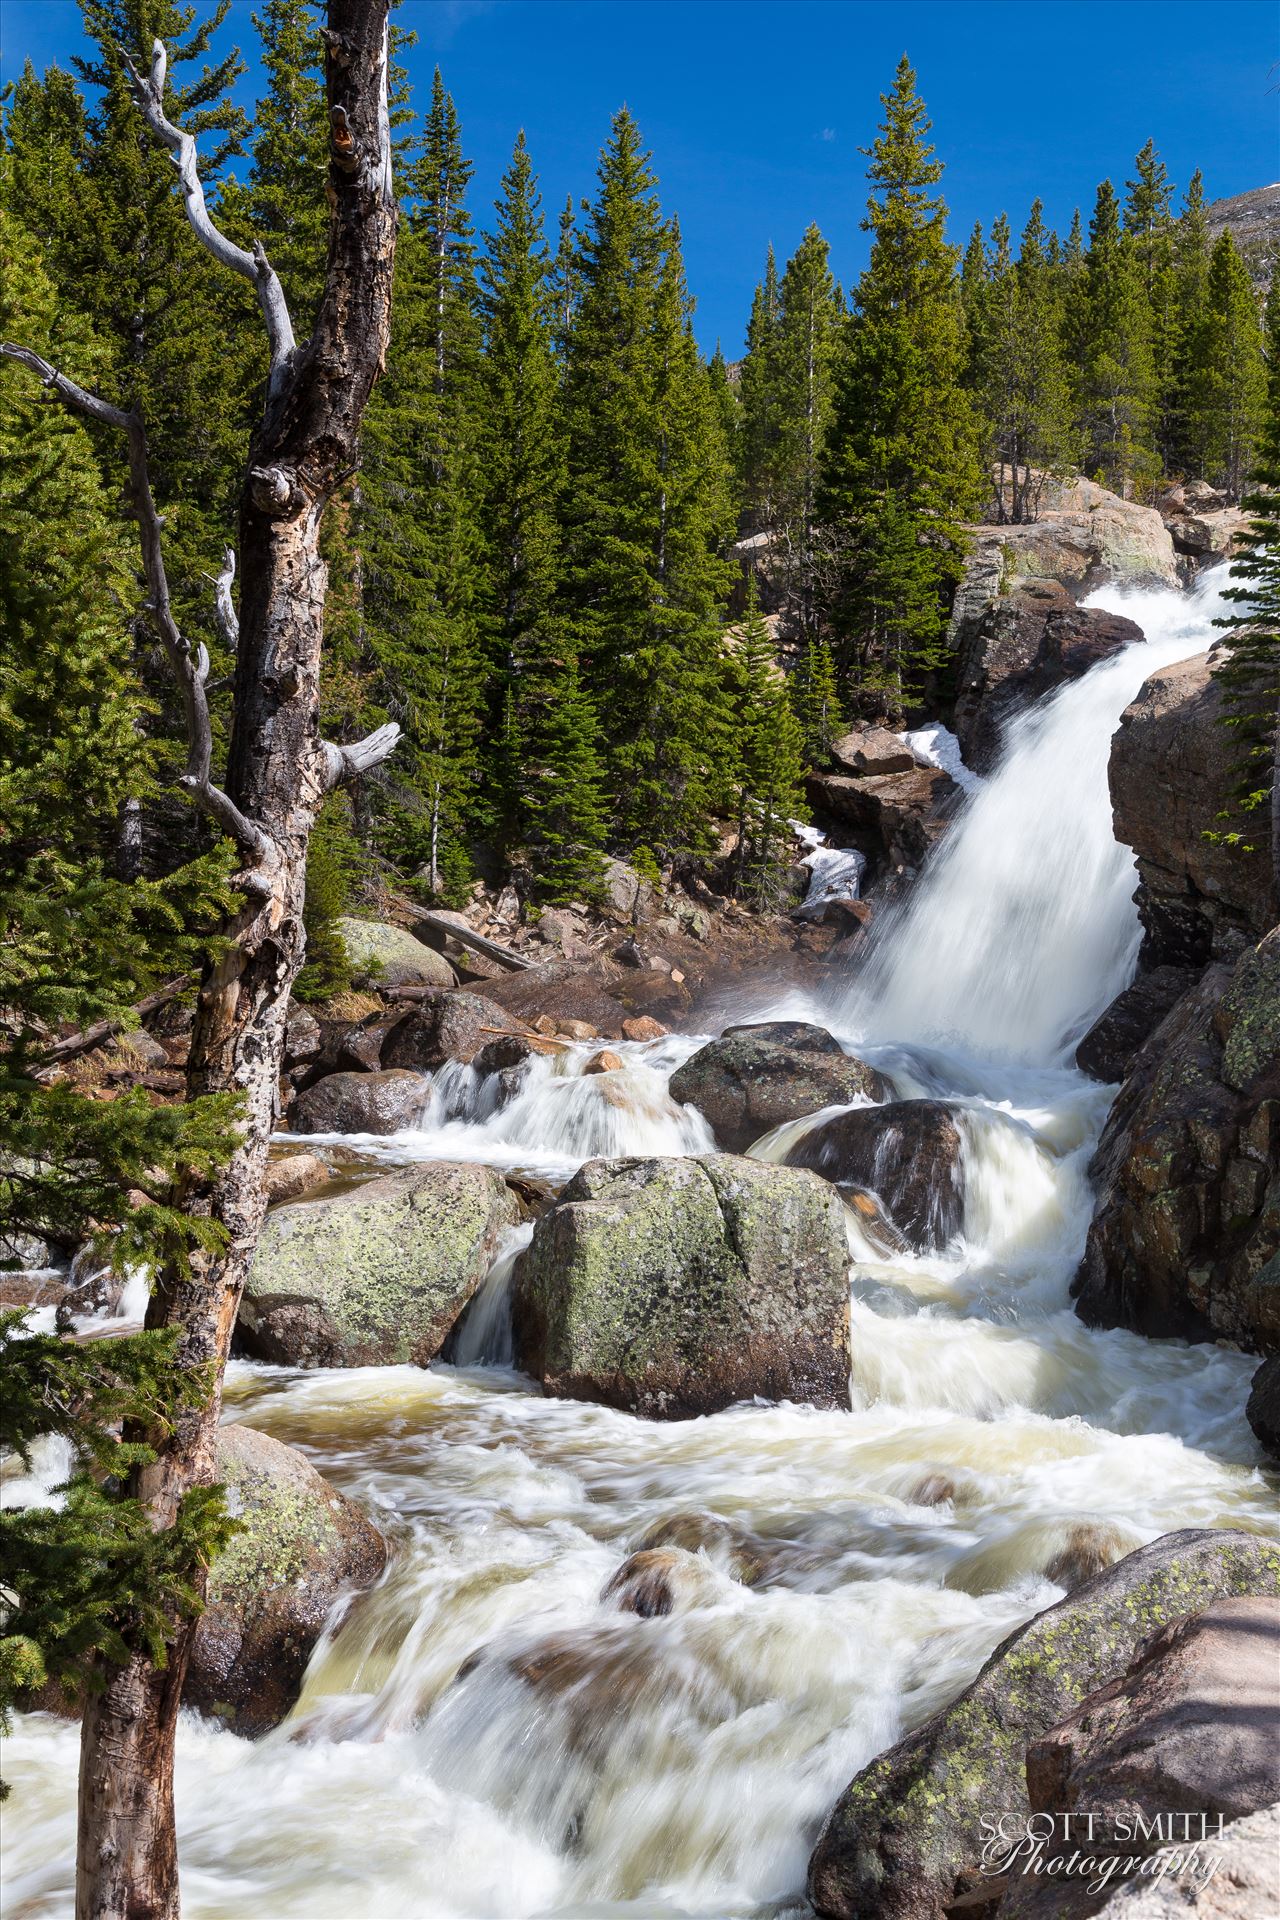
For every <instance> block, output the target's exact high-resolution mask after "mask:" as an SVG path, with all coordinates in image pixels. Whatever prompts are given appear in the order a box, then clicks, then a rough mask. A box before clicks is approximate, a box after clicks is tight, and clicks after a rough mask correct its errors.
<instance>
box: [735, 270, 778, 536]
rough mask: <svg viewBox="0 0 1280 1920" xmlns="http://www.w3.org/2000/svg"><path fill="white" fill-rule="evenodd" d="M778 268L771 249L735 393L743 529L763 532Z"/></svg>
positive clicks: (769, 492)
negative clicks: (739, 427)
mask: <svg viewBox="0 0 1280 1920" xmlns="http://www.w3.org/2000/svg"><path fill="white" fill-rule="evenodd" d="M778 321H779V307H778V268H777V263H776V261H775V260H774V257H773V248H772V247H770V248H769V253H768V257H767V259H766V261H765V269H764V279H763V280H762V281H761V282H760V284H759V285H758V286H757V288H756V290H755V294H754V296H753V298H752V301H751V318H750V320H749V321H748V323H747V351H746V355H745V357H744V359H743V362H742V374H741V378H740V381H739V386H738V392H739V395H740V397H741V400H742V435H741V440H740V443H739V444H740V449H741V451H740V464H739V470H740V473H741V485H742V506H743V527H744V530H745V531H746V532H747V533H766V532H769V531H771V530H772V528H773V526H774V524H775V521H776V517H777V515H776V506H775V500H776V494H777V451H778V441H779V437H780V433H781V421H780V418H779V410H778V367H777V356H778Z"/></svg>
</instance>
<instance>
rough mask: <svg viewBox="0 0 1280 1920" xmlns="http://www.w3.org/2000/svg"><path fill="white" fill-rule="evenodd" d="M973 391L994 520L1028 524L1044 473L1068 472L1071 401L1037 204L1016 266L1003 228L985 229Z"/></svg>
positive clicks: (999, 222)
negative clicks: (991, 479) (986, 264)
mask: <svg viewBox="0 0 1280 1920" xmlns="http://www.w3.org/2000/svg"><path fill="white" fill-rule="evenodd" d="M970 331H971V337H974V339H975V354H976V359H975V367H974V384H975V388H976V391H977V395H978V399H979V404H980V408H981V412H982V417H983V421H984V425H985V427H986V429H987V432H988V434H989V436H990V447H989V451H990V454H991V456H992V459H993V462H994V468H995V503H996V518H997V519H998V520H1002V521H1003V520H1012V521H1014V522H1020V521H1025V520H1033V519H1034V518H1035V516H1036V512H1037V510H1038V506H1039V499H1040V493H1041V490H1042V487H1043V482H1044V478H1045V475H1046V474H1047V473H1052V472H1059V471H1061V470H1063V469H1064V468H1065V467H1066V466H1068V465H1069V464H1070V458H1071V450H1072V448H1071V432H1070V398H1069V393H1068V388H1067V378H1066V371H1065V369H1064V367H1063V365H1062V357H1061V347H1060V332H1061V325H1060V315H1059V310H1058V302H1057V300H1056V298H1055V295H1054V288H1053V278H1052V269H1051V268H1050V266H1049V261H1048V257H1047V245H1046V235H1045V231H1044V223H1043V219H1042V209H1041V205H1040V202H1039V201H1038V200H1037V201H1036V202H1035V204H1034V205H1033V207H1032V209H1031V215H1030V218H1029V219H1028V221H1027V225H1026V227H1025V229H1024V231H1023V235H1022V245H1021V250H1020V252H1019V255H1018V259H1017V262H1016V263H1015V262H1014V260H1013V258H1012V256H1011V253H1010V247H1009V223H1008V221H1007V220H1006V219H1005V217H1004V215H1003V214H1002V215H1001V216H1000V218H999V219H998V220H997V221H996V222H995V223H994V225H993V226H992V229H991V263H990V269H989V273H988V278H987V282H986V286H985V289H984V292H983V294H982V297H981V299H980V300H979V301H976V302H975V311H974V321H973V323H972V324H971V329H970Z"/></svg>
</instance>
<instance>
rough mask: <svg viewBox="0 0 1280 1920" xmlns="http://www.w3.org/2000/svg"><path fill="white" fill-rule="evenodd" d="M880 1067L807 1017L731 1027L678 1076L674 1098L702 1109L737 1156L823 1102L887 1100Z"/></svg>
mask: <svg viewBox="0 0 1280 1920" xmlns="http://www.w3.org/2000/svg"><path fill="white" fill-rule="evenodd" d="M887 1091H888V1090H887V1088H886V1086H885V1083H884V1081H883V1080H882V1079H881V1078H880V1075H879V1074H878V1073H877V1072H876V1070H875V1068H874V1067H869V1066H867V1065H865V1063H864V1062H863V1061H861V1060H858V1059H856V1058H855V1057H854V1056H853V1055H852V1054H848V1053H846V1052H845V1051H844V1048H843V1047H842V1046H841V1045H840V1042H839V1041H838V1040H837V1039H836V1038H835V1036H834V1035H833V1034H830V1033H828V1032H827V1030H826V1028H825V1027H816V1026H810V1025H809V1024H808V1023H807V1022H806V1021H803V1020H775V1021H772V1022H767V1023H765V1024H762V1025H760V1026H742V1027H727V1028H726V1029H725V1031H724V1033H722V1034H721V1036H720V1038H719V1039H718V1040H713V1041H712V1042H711V1043H710V1045H709V1046H705V1047H702V1048H700V1049H699V1051H698V1052H697V1053H695V1054H694V1055H693V1057H692V1059H689V1060H686V1061H685V1063H684V1065H683V1066H682V1067H680V1068H679V1069H678V1070H677V1072H675V1073H674V1074H672V1076H671V1088H670V1092H671V1098H672V1099H673V1100H678V1101H679V1102H680V1104H681V1105H682V1106H694V1107H697V1109H698V1111H699V1112H700V1113H701V1114H702V1115H703V1117H704V1118H705V1120H706V1121H707V1123H708V1125H709V1126H710V1128H711V1130H712V1132H713V1133H714V1134H715V1136H716V1139H717V1140H718V1141H719V1142H720V1144H721V1146H723V1147H725V1148H726V1149H727V1150H728V1151H729V1152H730V1153H741V1152H742V1151H743V1150H744V1149H745V1148H747V1147H749V1146H750V1145H751V1144H752V1142H753V1141H755V1140H758V1139H760V1137H761V1135H762V1134H766V1133H769V1132H771V1131H772V1129H773V1128H774V1127H780V1126H782V1125H783V1123H784V1122H785V1121H788V1120H799V1119H801V1118H803V1116H804V1115H805V1114H806V1113H817V1112H818V1110H819V1109H820V1108H822V1107H838V1106H845V1105H847V1104H848V1103H849V1102H850V1101H851V1100H883V1099H884V1098H885V1096H886V1093H887Z"/></svg>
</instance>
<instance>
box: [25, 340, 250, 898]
mask: <svg viewBox="0 0 1280 1920" xmlns="http://www.w3.org/2000/svg"><path fill="white" fill-rule="evenodd" d="M0 357H3V358H5V359H8V360H16V361H17V363H18V364H19V366H23V367H26V368H27V369H28V370H29V371H30V372H31V373H34V374H37V375H38V376H39V378H40V379H41V380H42V381H43V382H44V384H45V386H46V387H48V388H50V389H51V390H52V391H53V392H54V393H55V394H56V395H57V397H58V398H59V399H60V400H61V401H62V402H63V404H64V405H65V406H67V407H69V408H70V409H71V411H72V412H73V413H79V414H82V415H83V416H84V417H85V418H86V419H88V420H97V421H99V422H100V423H101V424H103V425H105V426H109V427H115V428H117V429H118V430H119V431H121V432H122V433H123V434H124V435H125V439H126V442H127V445H128V452H129V483H130V485H129V492H130V503H131V505H132V508H133V515H134V518H135V520H136V521H137V523H138V533H139V538H140V542H141V546H142V565H143V571H144V573H145V575H146V580H147V589H148V593H149V598H148V600H147V603H146V604H147V610H148V612H149V613H150V614H151V616H152V618H153V620H154V621H155V624H156V630H157V632H158V633H159V636H160V641H161V644H162V646H163V647H164V650H165V653H166V654H167V655H168V658H169V664H170V666H171V667H172V669H173V673H174V678H175V679H176V680H177V682H178V689H179V691H180V693H181V694H182V701H183V706H184V708H185V710H186V721H187V768H186V772H185V773H184V774H182V775H181V777H180V779H179V782H178V784H179V785H180V786H182V787H184V788H185V789H186V791H187V792H188V793H189V794H190V796H191V798H192V799H193V800H194V801H195V803H196V805H197V806H199V807H201V808H203V810H204V811H205V812H206V813H207V814H209V815H210V816H211V817H212V818H213V819H215V820H216V821H217V822H218V824H219V825H220V826H221V827H223V828H224V829H225V831H226V832H227V833H229V834H230V835H231V837H232V838H233V839H234V840H235V841H236V843H237V844H238V845H239V847H240V848H241V850H242V851H243V852H244V853H245V854H246V855H247V856H248V857H249V859H250V861H251V862H252V863H253V865H254V866H264V865H274V864H275V861H276V848H275V843H274V842H273V841H272V840H271V839H270V838H269V836H268V835H267V834H266V833H264V832H263V830H262V828H261V827H259V826H258V825H256V823H255V822H254V821H252V820H250V819H248V818H247V817H246V816H245V815H244V814H243V813H241V811H240V809H239V807H237V805H236V804H235V802H234V800H232V798H231V797H230V795H229V794H226V793H224V792H223V791H222V789H221V788H220V787H215V786H214V785H213V782H212V780H211V778H210V774H211V770H212V766H213V725H212V722H211V720H210V718H209V701H208V697H207V693H206V682H207V681H208V678H209V655H208V652H207V651H206V649H205V648H204V647H203V646H199V647H196V648H195V649H193V648H192V646H191V643H190V641H189V640H187V639H185V638H184V637H183V634H182V633H181V631H180V629H179V627H178V623H177V620H176V619H175V617H174V612H173V607H172V604H171V602H170V599H169V578H168V575H167V573H166V572H165V564H164V548H163V544H162V542H161V537H160V535H161V527H162V524H163V523H162V521H161V518H160V514H159V512H158V511H157V509H156V503H155V499H154V496H153V495H152V492H151V476H150V472H149V469H148V464H147V435H146V429H145V427H144V426H143V424H142V420H141V417H140V416H139V415H138V414H137V413H126V412H125V411H124V410H123V408H121V407H114V406H112V405H111V404H110V402H109V401H106V400H102V399H100V398H99V397H98V395H97V394H94V393H89V392H88V391H87V390H86V389H85V388H84V387H81V386H77V384H76V382H75V381H74V380H69V379H68V378H67V376H66V375H65V374H63V373H59V372H58V370H57V368H56V367H51V366H50V365H49V362H48V361H47V360H44V359H42V358H41V356H40V355H39V354H38V353H34V352H33V351H32V350H31V348H30V347H22V346H16V345H14V344H13V343H12V342H10V341H7V340H5V341H0ZM258 879H259V877H258V876H256V875H254V874H252V873H250V874H247V875H244V876H241V883H242V884H244V885H246V886H247V887H248V889H249V891H251V892H259V891H269V885H268V883H267V882H266V881H265V879H264V880H262V881H261V884H258Z"/></svg>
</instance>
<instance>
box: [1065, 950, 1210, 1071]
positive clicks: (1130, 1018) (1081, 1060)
mask: <svg viewBox="0 0 1280 1920" xmlns="http://www.w3.org/2000/svg"><path fill="white" fill-rule="evenodd" d="M1195 983H1196V974H1195V973H1194V971H1191V970H1188V969H1187V968H1186V967H1151V968H1143V969H1141V970H1140V971H1139V973H1138V976H1137V978H1136V979H1135V980H1134V981H1133V983H1132V985H1130V986H1127V987H1125V988H1124V990H1123V992H1121V993H1118V994H1117V995H1116V997H1115V999H1114V1000H1113V1001H1112V1002H1111V1005H1110V1006H1109V1007H1108V1008H1107V1010H1106V1012H1105V1013H1101V1014H1099V1016H1098V1018H1097V1019H1096V1020H1095V1021H1094V1023H1093V1025H1092V1026H1091V1027H1090V1029H1089V1031H1088V1033H1086V1035H1085V1036H1084V1039H1083V1040H1082V1041H1081V1042H1080V1044H1079V1046H1078V1047H1077V1048H1076V1065H1077V1066H1078V1067H1079V1068H1080V1071H1081V1072H1082V1073H1087V1074H1088V1075H1089V1076H1090V1078H1091V1079H1094V1080H1101V1081H1103V1082H1104V1083H1110V1082H1112V1081H1116V1080H1123V1079H1124V1076H1125V1074H1126V1073H1127V1072H1128V1071H1129V1069H1130V1067H1131V1066H1132V1065H1133V1063H1134V1061H1135V1059H1136V1058H1137V1056H1138V1053H1139V1051H1140V1050H1141V1048H1142V1046H1143V1044H1144V1043H1145V1042H1146V1041H1147V1040H1148V1039H1149V1038H1150V1036H1151V1035H1152V1034H1153V1033H1154V1032H1155V1030H1156V1028H1157V1027H1158V1026H1159V1025H1160V1022H1161V1021H1162V1020H1164V1019H1166V1018H1167V1017H1168V1015H1169V1014H1170V1013H1171V1012H1172V1011H1173V1008H1174V1007H1175V1006H1176V1005H1177V1003H1178V1001H1179V1000H1180V999H1181V998H1182V996H1183V994H1184V993H1186V992H1187V991H1188V989H1189V988H1190V987H1193V986H1194V985H1195Z"/></svg>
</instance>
